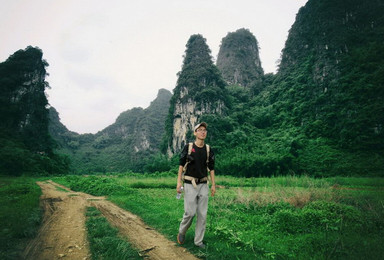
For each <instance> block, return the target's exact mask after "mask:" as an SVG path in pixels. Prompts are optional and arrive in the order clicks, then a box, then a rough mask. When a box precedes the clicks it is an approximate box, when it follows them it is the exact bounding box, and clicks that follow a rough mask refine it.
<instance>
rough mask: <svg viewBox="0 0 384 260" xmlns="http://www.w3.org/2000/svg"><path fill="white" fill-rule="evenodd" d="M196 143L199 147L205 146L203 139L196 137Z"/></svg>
mask: <svg viewBox="0 0 384 260" xmlns="http://www.w3.org/2000/svg"><path fill="white" fill-rule="evenodd" d="M195 145H196V146H197V147H200V148H202V147H203V146H204V140H202V139H196V140H195Z"/></svg>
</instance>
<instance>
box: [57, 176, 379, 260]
mask: <svg viewBox="0 0 384 260" xmlns="http://www.w3.org/2000/svg"><path fill="white" fill-rule="evenodd" d="M55 181H58V182H61V183H62V184H64V185H67V186H69V187H71V189H75V190H82V191H85V192H88V193H91V194H94V195H108V198H109V199H110V200H111V201H113V202H115V203H116V204H118V205H119V206H121V207H122V208H125V209H127V210H129V211H132V212H133V213H135V214H138V215H140V216H141V217H142V218H143V220H144V221H145V222H146V223H147V224H149V225H151V226H153V227H154V228H156V229H157V230H159V231H160V232H161V233H163V234H164V235H166V236H167V237H168V238H169V239H171V240H173V241H175V236H176V234H177V231H178V225H179V223H180V221H181V217H182V214H183V201H182V200H176V199H175V195H176V193H175V181H176V178H175V176H174V175H170V174H158V175H137V174H128V175H117V176H89V177H78V176H67V177H60V178H56V179H55ZM217 184H218V185H219V187H220V188H219V189H218V191H217V195H216V196H215V197H213V198H211V199H210V202H209V203H210V204H209V205H210V206H209V212H208V225H207V231H206V236H205V242H206V244H207V248H206V250H203V251H201V250H199V249H196V248H195V247H194V245H193V235H194V232H193V228H194V226H192V227H191V229H190V231H189V232H188V233H187V237H186V239H187V241H186V244H185V245H184V246H185V247H186V248H188V249H189V250H191V251H192V252H193V253H194V254H196V255H197V256H198V257H202V258H206V259H224V258H226V259H255V258H259V259H381V258H382V255H383V254H384V246H383V245H382V241H381V240H382V237H383V235H384V206H383V205H384V180H383V179H380V178H329V179H313V178H309V177H306V176H303V177H275V178H249V179H245V178H235V177H227V176H218V177H217Z"/></svg>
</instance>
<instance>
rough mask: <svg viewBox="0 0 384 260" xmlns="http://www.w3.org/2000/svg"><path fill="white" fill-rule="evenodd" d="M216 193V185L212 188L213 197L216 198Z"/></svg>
mask: <svg viewBox="0 0 384 260" xmlns="http://www.w3.org/2000/svg"><path fill="white" fill-rule="evenodd" d="M215 193H216V185H212V186H211V196H212V197H213V196H215Z"/></svg>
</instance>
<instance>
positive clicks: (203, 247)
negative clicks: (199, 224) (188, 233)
mask: <svg viewBox="0 0 384 260" xmlns="http://www.w3.org/2000/svg"><path fill="white" fill-rule="evenodd" d="M196 246H197V247H198V248H200V249H205V245H204V244H203V243H201V244H198V245H196Z"/></svg>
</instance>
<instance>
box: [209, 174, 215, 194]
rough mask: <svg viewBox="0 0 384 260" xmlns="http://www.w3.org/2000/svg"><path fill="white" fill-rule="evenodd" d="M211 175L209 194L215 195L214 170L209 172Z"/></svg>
mask: <svg viewBox="0 0 384 260" xmlns="http://www.w3.org/2000/svg"><path fill="white" fill-rule="evenodd" d="M209 174H210V175H211V196H212V197H213V196H215V193H216V183H215V170H212V171H210V172H209Z"/></svg>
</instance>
